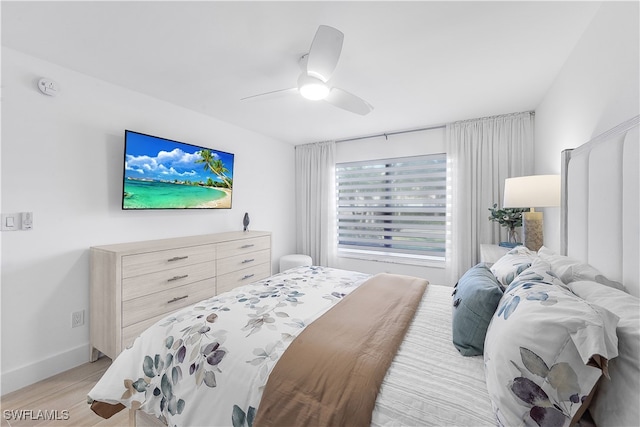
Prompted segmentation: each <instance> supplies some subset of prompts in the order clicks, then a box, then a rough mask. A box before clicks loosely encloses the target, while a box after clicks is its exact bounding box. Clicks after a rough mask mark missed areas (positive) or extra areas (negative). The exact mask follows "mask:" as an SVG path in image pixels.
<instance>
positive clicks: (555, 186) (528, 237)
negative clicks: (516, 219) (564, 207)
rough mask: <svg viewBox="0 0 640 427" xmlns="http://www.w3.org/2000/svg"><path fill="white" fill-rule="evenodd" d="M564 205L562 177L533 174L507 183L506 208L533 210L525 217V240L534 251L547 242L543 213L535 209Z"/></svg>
mask: <svg viewBox="0 0 640 427" xmlns="http://www.w3.org/2000/svg"><path fill="white" fill-rule="evenodd" d="M551 206H560V175H531V176H521V177H517V178H507V179H506V180H505V181H504V203H503V207H504V208H530V211H529V212H524V213H523V214H522V238H523V243H524V245H525V246H526V247H527V248H529V249H530V250H532V251H537V250H538V249H540V247H541V246H542V243H543V221H542V212H536V211H535V208H546V207H551Z"/></svg>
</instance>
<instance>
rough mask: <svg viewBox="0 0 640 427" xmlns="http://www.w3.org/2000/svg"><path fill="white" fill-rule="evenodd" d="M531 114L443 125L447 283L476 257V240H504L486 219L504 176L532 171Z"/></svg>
mask: <svg viewBox="0 0 640 427" xmlns="http://www.w3.org/2000/svg"><path fill="white" fill-rule="evenodd" d="M533 119H534V115H533V113H532V112H525V113H516V114H509V115H504V116H496V117H487V118H482V119H477V120H468V121H462V122H455V123H451V124H448V125H447V127H446V139H447V152H448V155H449V161H450V162H451V163H450V165H449V171H450V175H449V177H450V183H451V203H450V204H449V214H450V219H451V221H450V225H449V233H450V234H449V237H450V238H449V239H448V242H447V243H448V244H447V277H448V281H449V283H450V284H454V283H456V281H457V280H458V279H459V278H460V276H462V274H464V272H465V271H466V270H467V269H469V268H470V267H472V266H473V265H475V264H476V263H477V262H479V258H480V244H482V243H489V244H490V243H497V242H499V241H500V239H502V240H506V234H505V232H504V231H501V230H500V228H501V227H499V226H498V225H497V224H495V223H493V222H491V221H489V215H490V212H489V208H490V207H492V206H493V204H494V203H497V204H498V207H502V197H503V194H504V193H503V191H504V180H505V178H509V177H514V176H524V175H531V174H532V172H533Z"/></svg>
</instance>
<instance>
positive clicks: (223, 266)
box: [217, 249, 271, 274]
mask: <svg viewBox="0 0 640 427" xmlns="http://www.w3.org/2000/svg"><path fill="white" fill-rule="evenodd" d="M270 262H271V251H270V250H269V249H264V250H261V251H256V252H250V253H246V254H240V255H235V256H231V257H228V258H222V259H219V260H218V263H217V271H218V274H227V273H232V272H234V271H238V270H242V269H245V268H249V267H253V266H254V265H258V264H264V263H270Z"/></svg>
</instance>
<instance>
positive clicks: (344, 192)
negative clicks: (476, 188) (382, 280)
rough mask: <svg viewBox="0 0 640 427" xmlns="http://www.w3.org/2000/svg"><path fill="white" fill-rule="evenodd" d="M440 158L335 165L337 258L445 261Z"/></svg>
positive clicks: (443, 168)
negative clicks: (377, 257) (397, 258)
mask: <svg viewBox="0 0 640 427" xmlns="http://www.w3.org/2000/svg"><path fill="white" fill-rule="evenodd" d="M446 161H447V157H446V154H444V153H443V154H432V155H426V156H414V157H403V158H396V159H382V160H371V161H363V162H350V163H339V164H337V165H336V185H337V191H336V192H337V224H338V255H344V256H358V254H360V255H363V256H364V257H366V256H367V255H369V256H371V255H373V256H376V255H377V256H384V257H400V258H406V259H411V258H413V259H420V260H436V261H444V259H445V238H446V197H447V194H446V193H447V191H446Z"/></svg>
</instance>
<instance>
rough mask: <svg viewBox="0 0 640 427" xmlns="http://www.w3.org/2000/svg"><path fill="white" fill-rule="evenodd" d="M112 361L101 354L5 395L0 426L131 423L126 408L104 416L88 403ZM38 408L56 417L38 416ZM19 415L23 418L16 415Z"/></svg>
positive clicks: (85, 426)
mask: <svg viewBox="0 0 640 427" xmlns="http://www.w3.org/2000/svg"><path fill="white" fill-rule="evenodd" d="M110 364H111V360H110V359H109V358H107V357H102V358H100V359H98V361H96V362H94V363H86V364H84V365H81V366H78V367H77V368H74V369H71V370H69V371H66V372H63V373H61V374H58V375H55V376H53V377H51V378H48V379H46V380H43V381H41V382H39V383H37V384H34V385H31V386H28V387H25V388H23V389H21V390H17V391H14V392H12V393H8V394H6V395H4V396H2V398H1V399H0V408H1V409H2V413H1V422H0V426H1V427H18V426H78V427H80V426H81V427H93V426H100V427H110V426H128V425H129V424H128V423H129V414H128V411H127V410H124V411H120V412H119V413H117V414H116V415H114V416H113V417H111V418H110V419H108V420H105V419H102V418H100V417H99V416H97V415H96V414H94V413H93V412H92V411H91V409H90V407H89V405H88V404H87V394H88V393H89V391H90V390H91V388H93V386H94V385H95V383H96V382H97V381H98V379H100V377H101V376H102V374H103V373H104V371H106V369H107V368H108V367H109V365H110ZM38 411H46V413H47V414H49V417H50V418H54V419H42V418H44V416H40V419H37V418H38V414H39V412H38ZM56 411H57V412H56ZM65 411H66V412H65ZM40 414H41V415H42V413H40ZM51 414H53V416H51ZM20 416H22V418H23V419H21V420H19V419H17V417H20ZM25 418H26V419H25ZM29 418H31V419H29ZM55 418H58V419H57V420H56V419H55ZM62 418H67V419H62Z"/></svg>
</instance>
